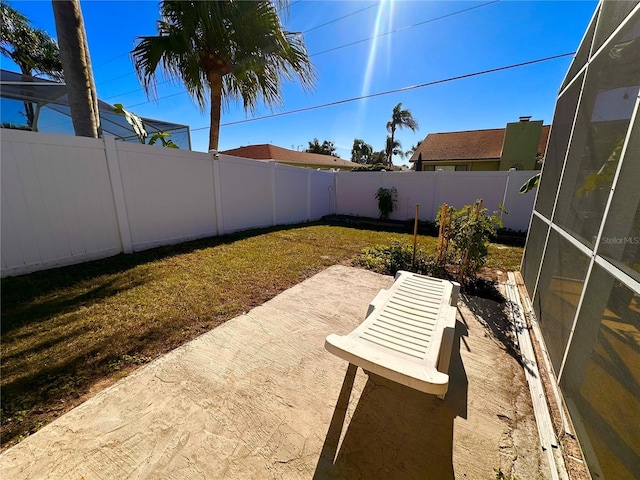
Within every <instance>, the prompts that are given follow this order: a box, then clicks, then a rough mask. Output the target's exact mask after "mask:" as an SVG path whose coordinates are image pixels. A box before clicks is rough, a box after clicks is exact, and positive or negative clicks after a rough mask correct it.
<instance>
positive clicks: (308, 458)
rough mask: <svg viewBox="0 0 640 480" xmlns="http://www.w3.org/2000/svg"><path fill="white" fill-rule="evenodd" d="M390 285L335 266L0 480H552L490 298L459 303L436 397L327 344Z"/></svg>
mask: <svg viewBox="0 0 640 480" xmlns="http://www.w3.org/2000/svg"><path fill="white" fill-rule="evenodd" d="M392 282H393V279H392V278H391V277H388V276H382V275H378V274H375V273H372V272H369V271H366V270H361V269H355V268H350V267H344V266H334V267H331V268H329V269H327V270H325V271H323V272H321V273H319V274H317V275H316V276H314V277H312V278H310V279H308V280H306V281H304V282H302V283H300V284H299V285H297V286H295V287H293V288H291V289H289V290H287V291H285V292H283V293H281V294H280V295H278V296H277V297H276V298H274V299H272V300H271V301H269V302H267V303H266V304H264V305H262V306H259V307H257V308H255V309H253V310H251V311H250V312H249V313H247V314H245V315H242V316H240V317H237V318H235V319H233V320H230V321H228V322H227V323H225V324H223V325H222V326H220V327H218V328H216V329H214V330H212V331H210V332H208V333H206V334H204V335H202V336H201V337H199V338H198V339H196V340H194V341H192V342H190V343H188V344H186V345H184V346H183V347H181V348H178V349H176V350H174V351H173V352H171V353H169V354H167V355H165V356H164V357H161V358H159V359H158V360H156V361H154V362H152V363H151V364H149V365H146V366H145V367H143V368H141V369H139V370H138V371H137V372H135V373H134V374H132V375H130V376H129V377H127V378H125V379H123V380H122V381H120V382H118V383H117V384H115V385H113V386H112V387H110V388H107V389H106V390H104V391H102V392H101V393H99V394H98V395H96V396H95V397H93V398H92V399H90V400H89V401H87V402H85V403H84V404H82V405H81V406H79V407H77V408H76V409H74V410H72V411H71V412H69V413H67V414H66V415H64V416H62V417H61V418H59V419H58V420H56V421H55V422H53V423H52V424H50V425H48V426H46V427H44V428H43V429H41V430H40V431H38V432H37V433H36V434H34V435H32V436H31V437H28V438H27V439H25V440H24V441H23V442H21V443H20V444H18V445H16V446H14V447H13V448H11V449H9V450H7V451H6V452H4V453H3V454H2V455H1V456H0V475H1V477H2V479H3V480H8V479H38V478H47V479H73V480H76V479H77V480H80V479H84V480H93V479H124V478H127V479H141V478H149V479H160V478H166V479H191V478H193V479H218V478H230V479H231V478H232V479H237V478H251V479H254V478H260V479H263V478H265V479H271V478H274V479H275V478H286V479H288V478H317V479H323V478H347V479H359V478H362V479H377V478H384V479H389V478H401V479H409V478H423V479H438V480H440V479H453V478H456V479H462V478H465V479H493V478H495V474H496V472H495V470H497V469H498V468H501V469H502V471H503V472H505V473H508V474H514V475H517V477H518V478H519V479H520V480H526V479H540V478H547V471H548V467H547V465H546V464H545V460H544V455H543V452H542V450H541V448H540V446H539V443H538V434H537V430H536V425H535V420H534V417H533V413H532V407H531V400H530V398H529V393H528V388H527V384H526V381H525V377H524V373H523V370H522V367H521V365H520V364H519V363H518V361H517V360H516V359H515V358H513V357H512V356H511V355H510V354H509V353H507V349H506V348H505V347H504V345H503V344H502V343H501V342H500V341H499V340H498V339H497V338H496V336H495V335H494V334H493V333H492V328H491V326H492V325H494V326H495V325H498V324H499V323H500V322H504V316H503V315H504V314H503V313H502V311H501V309H500V307H499V305H498V304H496V303H494V302H491V301H488V300H482V299H479V298H475V297H471V298H466V299H465V298H463V299H462V300H461V302H460V303H459V310H458V323H457V327H456V332H457V339H456V343H455V345H454V353H453V355H452V361H451V371H450V373H451V384H450V389H449V393H448V394H447V396H446V399H445V400H444V401H441V400H439V399H437V398H436V397H434V396H431V395H426V394H423V393H420V392H417V391H414V390H411V389H409V388H406V387H403V386H401V385H398V384H394V383H391V382H389V381H386V380H384V379H382V378H378V377H374V376H371V377H368V376H367V375H365V374H364V373H363V372H362V371H361V370H357V371H356V369H355V368H353V367H348V365H347V363H346V362H344V361H341V360H340V359H338V358H336V357H334V356H332V355H330V354H329V353H327V352H326V351H325V350H324V346H323V343H324V338H325V337H326V335H328V334H329V333H339V334H344V333H347V332H349V331H351V330H352V329H353V328H354V327H355V326H357V325H358V324H359V323H360V322H361V321H362V319H363V318H364V314H365V313H366V310H367V305H368V303H369V301H370V300H371V299H372V298H373V297H374V296H375V294H376V293H377V292H378V290H379V289H381V288H388V287H389V286H390V285H391V283H392Z"/></svg>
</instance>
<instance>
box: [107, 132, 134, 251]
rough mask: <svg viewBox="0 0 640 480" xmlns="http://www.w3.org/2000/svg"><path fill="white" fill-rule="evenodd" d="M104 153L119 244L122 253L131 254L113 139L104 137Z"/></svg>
mask: <svg viewBox="0 0 640 480" xmlns="http://www.w3.org/2000/svg"><path fill="white" fill-rule="evenodd" d="M104 151H105V155H106V158H107V170H108V171H109V183H110V184H111V193H112V195H113V203H114V204H115V207H116V218H117V220H118V230H119V233H120V242H121V243H122V251H123V252H124V253H133V242H132V241H131V229H130V228H129V215H128V214H127V203H126V202H125V197H124V186H123V185H122V173H121V172H120V161H119V160H118V149H117V148H116V139H115V138H114V137H109V136H105V137H104Z"/></svg>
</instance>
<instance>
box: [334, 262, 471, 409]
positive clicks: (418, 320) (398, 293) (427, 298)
mask: <svg viewBox="0 0 640 480" xmlns="http://www.w3.org/2000/svg"><path fill="white" fill-rule="evenodd" d="M459 292H460V285H459V284H458V283H455V282H449V281H447V280H441V279H437V278H432V277H427V276H424V275H418V274H415V273H411V272H405V271H400V272H398V273H397V274H396V279H395V282H394V283H393V285H392V286H391V288H390V289H389V290H380V292H378V294H377V295H376V296H375V298H374V299H373V300H372V302H371V304H370V305H369V311H368V312H367V317H366V318H365V320H364V322H362V323H361V324H360V325H359V326H358V327H357V328H356V329H355V330H353V331H352V332H351V333H349V334H348V335H345V336H339V335H336V334H331V335H329V336H328V337H327V339H326V341H325V348H326V349H327V350H328V351H329V352H331V353H333V354H334V355H336V356H338V357H340V358H342V359H344V360H347V361H348V362H349V363H352V364H354V365H357V366H358V367H361V368H362V369H363V370H365V371H367V372H372V373H375V374H377V375H380V376H382V377H385V378H388V379H390V380H393V381H395V382H397V383H401V384H403V385H406V386H408V387H411V388H414V389H416V390H420V391H422V392H425V393H429V394H433V395H438V396H439V397H440V398H444V395H445V394H446V393H447V389H448V386H449V375H448V370H449V359H450V356H451V348H452V345H453V340H454V333H455V323H456V304H457V300H458V293H459Z"/></svg>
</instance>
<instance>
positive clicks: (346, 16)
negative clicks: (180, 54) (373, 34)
mask: <svg viewBox="0 0 640 480" xmlns="http://www.w3.org/2000/svg"><path fill="white" fill-rule="evenodd" d="M300 1H302V0H298V1H297V2H294V3H292V4H291V5H289V8H291V7H292V6H293V5H295V4H296V3H299V2H300ZM375 6H377V4H375V3H374V4H372V5H369V6H368V7H365V8H361V9H360V10H356V11H355V12H351V13H348V14H347V15H343V16H342V17H338V18H334V19H333V20H330V21H328V22H325V23H323V24H321V25H318V26H315V27H313V28H310V29H309V30H305V31H304V32H302V33H303V34H305V33H309V32H312V31H313V30H317V29H319V28H322V27H326V26H327V25H331V24H332V23H336V22H338V21H340V20H343V19H345V18H348V17H351V16H353V15H356V14H358V13H360V12H364V11H365V10H369V9H371V8H373V7H375ZM125 55H128V53H123V54H121V55H117V56H115V57H113V58H112V59H110V60H107V61H106V62H103V63H101V64H100V65H97V66H96V67H95V68H98V67H101V66H103V65H106V64H107V63H110V62H112V61H114V60H117V59H119V58H121V57H123V56H125ZM133 73H135V72H128V73H125V74H123V75H118V76H117V77H114V78H111V79H109V80H104V81H102V82H100V83H98V84H96V85H103V84H106V83H107V82H112V81H113V80H117V79H119V78H123V77H126V76H129V75H131V74H133ZM161 83H164V82H161ZM158 85H160V84H158ZM140 90H141V89H138V90H135V91H134V92H127V93H121V94H117V95H111V96H110V97H107V98H113V97H117V96H119V95H128V94H130V93H135V92H138V91H140ZM105 100H106V99H105Z"/></svg>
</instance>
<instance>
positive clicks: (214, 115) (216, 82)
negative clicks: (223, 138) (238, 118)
mask: <svg viewBox="0 0 640 480" xmlns="http://www.w3.org/2000/svg"><path fill="white" fill-rule="evenodd" d="M207 78H208V80H209V88H210V89H211V119H210V124H209V150H218V140H219V139H220V112H221V110H222V75H221V74H219V73H209V74H208V75H207Z"/></svg>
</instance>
